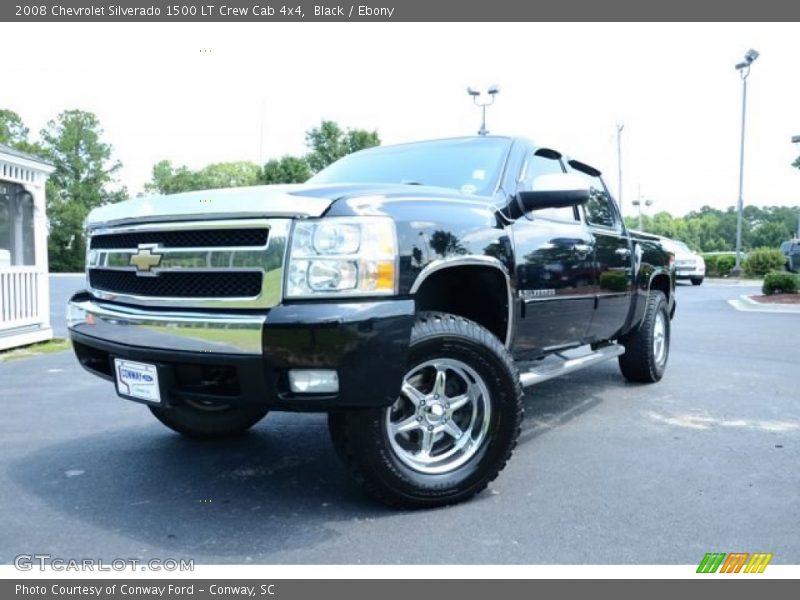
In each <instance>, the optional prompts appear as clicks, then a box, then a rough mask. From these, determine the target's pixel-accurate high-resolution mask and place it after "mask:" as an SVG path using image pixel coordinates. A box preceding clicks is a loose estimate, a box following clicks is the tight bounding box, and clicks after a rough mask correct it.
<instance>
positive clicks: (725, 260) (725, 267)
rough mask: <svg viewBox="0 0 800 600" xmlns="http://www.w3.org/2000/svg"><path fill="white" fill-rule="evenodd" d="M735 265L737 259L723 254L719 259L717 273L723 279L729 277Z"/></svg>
mask: <svg viewBox="0 0 800 600" xmlns="http://www.w3.org/2000/svg"><path fill="white" fill-rule="evenodd" d="M735 264H736V257H735V256H732V255H730V254H721V255H720V256H718V257H717V271H718V272H719V274H720V275H721V276H723V277H727V276H728V273H730V272H731V269H732V268H733V266H734V265H735Z"/></svg>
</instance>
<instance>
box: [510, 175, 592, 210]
mask: <svg viewBox="0 0 800 600" xmlns="http://www.w3.org/2000/svg"><path fill="white" fill-rule="evenodd" d="M588 201H589V185H588V184H587V183H586V181H584V179H583V178H582V177H580V176H578V175H572V174H571V173H553V174H551V175H539V177H537V178H536V179H534V180H533V185H532V186H531V189H530V190H526V191H522V192H518V193H517V195H516V196H514V197H513V198H512V199H511V202H510V203H509V205H508V207H507V208H506V211H507V213H508V216H510V217H511V218H513V219H516V218H519V217H521V216H522V215H523V214H525V213H527V212H529V211H532V210H541V209H543V208H563V207H565V206H577V205H579V204H586V203H587V202H588Z"/></svg>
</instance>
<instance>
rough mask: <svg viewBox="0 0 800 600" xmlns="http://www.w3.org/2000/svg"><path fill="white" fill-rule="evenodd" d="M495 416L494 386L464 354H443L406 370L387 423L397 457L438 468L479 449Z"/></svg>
mask: <svg viewBox="0 0 800 600" xmlns="http://www.w3.org/2000/svg"><path fill="white" fill-rule="evenodd" d="M490 418H491V402H490V398H489V390H488V388H487V386H486V383H485V382H484V381H483V379H482V378H481V376H480V375H478V373H477V372H476V371H475V370H474V369H473V368H472V367H470V366H469V365H467V364H466V363H463V362H461V361H460V360H455V359H451V358H440V359H435V360H429V361H427V362H424V363H422V364H420V365H417V366H415V367H414V368H413V369H411V370H410V371H409V372H408V373H406V375H405V377H403V387H402V390H401V393H400V397H399V398H398V399H397V401H396V402H395V403H394V404H393V405H392V406H390V407H388V408H387V409H386V414H385V419H384V424H385V427H386V433H387V436H388V438H389V442H390V444H391V448H392V450H393V451H394V453H395V455H396V456H397V458H399V459H400V460H401V461H402V462H403V463H404V464H406V465H407V466H409V467H411V468H412V469H414V470H415V471H419V472H421V473H430V474H435V473H447V472H448V471H452V470H453V469H455V468H457V467H459V466H461V465H463V464H464V463H466V462H467V461H468V460H469V459H470V458H472V457H473V456H474V455H475V453H476V452H477V451H478V450H479V449H480V447H481V444H482V443H483V441H484V440H485V439H486V434H487V432H488V430H489V422H490Z"/></svg>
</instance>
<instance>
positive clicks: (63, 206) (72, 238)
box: [41, 110, 127, 271]
mask: <svg viewBox="0 0 800 600" xmlns="http://www.w3.org/2000/svg"><path fill="white" fill-rule="evenodd" d="M102 137H103V129H102V127H101V126H100V122H99V121H98V120H97V117H96V116H95V115H93V114H92V113H90V112H85V111H81V110H67V111H64V112H62V113H61V114H60V115H58V117H57V118H56V119H55V120H52V121H50V122H49V123H48V124H47V126H46V127H45V128H44V129H43V130H42V132H41V138H42V147H43V150H44V152H45V153H46V157H47V158H48V159H49V160H50V161H51V162H52V163H53V164H54V165H55V167H56V170H55V172H54V173H53V174H52V175H51V176H50V179H49V180H48V182H47V213H48V217H49V219H50V237H49V239H48V248H49V256H50V265H51V269H52V270H53V271H82V270H83V267H84V257H85V252H86V240H85V237H84V233H83V222H84V220H85V219H86V216H87V215H88V214H89V211H90V210H92V209H93V208H95V207H98V206H101V205H103V204H108V203H111V202H119V201H120V200H124V199H126V197H127V191H126V190H125V189H124V188H122V189H117V190H112V189H111V186H112V184H113V183H114V182H115V180H116V173H117V172H118V171H119V169H120V168H121V167H122V164H121V163H120V162H119V161H117V160H112V147H111V145H110V144H107V143H106V142H104V141H103V140H102Z"/></svg>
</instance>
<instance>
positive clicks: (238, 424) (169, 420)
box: [148, 404, 267, 439]
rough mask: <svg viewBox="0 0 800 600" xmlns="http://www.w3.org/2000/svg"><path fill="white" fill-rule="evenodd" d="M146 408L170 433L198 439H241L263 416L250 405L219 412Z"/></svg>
mask: <svg viewBox="0 0 800 600" xmlns="http://www.w3.org/2000/svg"><path fill="white" fill-rule="evenodd" d="M148 408H150V412H152V413H153V415H154V416H155V417H156V418H157V419H158V420H159V421H161V423H163V424H164V425H166V426H167V427H169V428H170V429H172V430H173V431H177V432H178V433H181V434H183V435H186V436H189V437H194V438H200V439H202V438H208V439H211V438H220V437H228V436H236V435H241V434H243V433H244V432H246V431H247V430H248V429H250V428H251V427H252V426H253V425H255V424H256V423H258V422H259V421H260V420H261V419H263V418H264V417H265V416H266V415H267V409H265V408H262V407H259V406H252V405H244V406H231V407H228V408H226V409H223V410H220V411H203V410H201V409H198V408H195V407H193V406H190V405H188V404H181V405H178V406H150V407H148Z"/></svg>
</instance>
